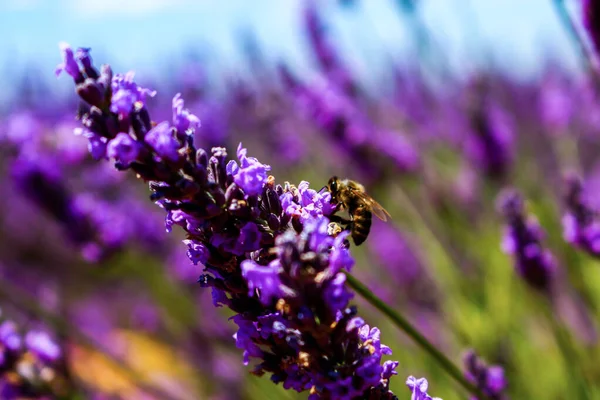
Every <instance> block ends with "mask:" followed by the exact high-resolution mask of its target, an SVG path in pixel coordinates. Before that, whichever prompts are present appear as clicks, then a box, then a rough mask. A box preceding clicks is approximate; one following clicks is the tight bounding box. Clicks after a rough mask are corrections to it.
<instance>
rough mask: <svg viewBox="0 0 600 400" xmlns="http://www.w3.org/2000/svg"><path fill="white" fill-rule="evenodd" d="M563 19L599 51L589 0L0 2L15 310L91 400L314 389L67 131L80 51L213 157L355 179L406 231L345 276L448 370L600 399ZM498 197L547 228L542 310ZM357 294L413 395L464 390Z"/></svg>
mask: <svg viewBox="0 0 600 400" xmlns="http://www.w3.org/2000/svg"><path fill="white" fill-rule="evenodd" d="M561 13H562V14H561ZM566 16H567V17H570V18H571V20H572V21H573V23H574V28H575V30H576V31H575V33H578V34H579V36H580V38H583V40H584V45H585V46H587V47H588V48H589V49H591V48H592V43H591V42H590V41H589V40H588V39H587V36H586V32H585V30H584V29H583V26H582V23H581V20H582V11H581V4H580V2H579V1H576V0H573V1H568V0H565V1H564V2H560V1H553V0H528V1H518V0H413V1H411V0H368V1H367V0H345V1H342V0H339V1H334V0H324V1H309V0H285V1H282V0H260V1H258V0H257V1H252V2H250V1H245V0H232V1H227V2H224V1H215V0H196V1H192V0H173V1H167V0H147V1H138V0H131V1H124V0H123V1H115V0H105V1H99V0H94V1H85V2H84V1H75V0H46V1H44V0H23V1H18V0H4V1H2V2H0V71H1V76H2V79H1V80H0V81H1V82H2V83H3V85H2V90H0V141H1V147H0V180H1V181H2V189H3V190H2V192H3V197H2V199H3V204H4V206H3V207H2V208H1V209H0V238H1V240H0V274H1V279H0V282H1V283H0V288H1V290H0V308H1V309H2V318H7V319H10V320H14V321H16V322H17V323H18V324H19V326H21V327H22V328H23V329H25V330H31V329H42V330H44V331H47V332H49V334H50V335H51V336H52V337H53V338H55V339H56V340H57V341H58V342H59V343H60V344H61V348H62V349H63V350H64V352H65V354H68V358H67V359H66V361H65V369H66V370H67V371H68V373H69V375H70V376H71V377H72V379H73V380H74V381H75V382H77V384H78V385H79V386H80V388H81V392H82V393H84V394H83V395H82V396H83V397H84V398H98V399H101V398H107V399H108V398H123V399H138V398H161V396H163V397H162V398H165V396H166V398H172V399H284V398H306V394H300V395H297V394H295V393H292V392H291V391H285V390H283V388H282V387H281V386H276V385H274V384H272V383H271V382H270V381H269V379H268V377H256V376H253V375H250V374H249V373H248V369H247V368H246V367H244V366H243V365H242V355H241V352H240V350H238V349H236V348H235V342H234V340H233V339H232V335H233V333H234V332H235V325H234V324H233V323H232V322H231V321H228V319H227V318H228V316H229V315H228V314H227V312H226V311H223V309H217V308H215V307H214V306H213V304H212V300H211V296H210V293H209V292H208V291H205V290H203V289H202V288H200V287H199V285H198V284H197V283H196V280H197V278H198V276H199V275H200V273H201V267H200V266H194V265H192V264H191V263H190V262H189V260H188V259H187V257H186V254H185V250H186V248H185V246H184V245H183V244H181V239H183V236H182V234H181V232H175V231H174V232H172V233H169V234H167V233H166V232H165V227H164V214H163V211H162V210H161V209H159V208H158V207H156V206H155V205H154V204H153V203H152V202H151V201H150V200H149V199H148V190H147V187H146V186H145V185H144V184H143V183H141V182H139V181H136V179H135V177H133V176H128V175H125V174H122V173H119V172H117V171H115V170H114V169H113V168H112V166H110V165H108V163H98V162H96V161H94V160H93V159H92V158H91V157H90V156H89V155H88V152H87V144H86V141H85V140H84V139H83V138H81V137H77V136H75V135H73V133H72V132H73V129H74V128H75V127H76V126H77V124H76V121H75V119H74V115H75V112H76V110H77V101H76V96H75V94H74V93H73V87H72V83H71V82H69V80H68V79H66V78H65V77H62V78H61V79H56V78H55V75H54V68H55V66H56V64H58V63H59V62H60V61H61V60H60V54H59V51H58V46H57V45H58V42H60V41H66V42H68V43H70V44H72V45H73V46H76V47H78V46H84V47H91V48H92V50H93V51H92V57H93V58H94V60H95V61H96V63H97V64H100V63H110V64H111V65H112V66H113V69H114V70H115V71H121V72H125V71H128V70H135V71H136V78H137V81H138V82H140V83H141V84H142V85H144V86H147V87H151V88H153V89H156V90H158V95H157V96H156V97H155V98H154V99H152V100H150V101H149V107H150V110H151V111H152V113H153V114H152V115H153V117H154V118H155V119H157V120H161V119H167V118H170V113H171V104H170V102H171V98H172V96H173V95H174V94H175V93H178V92H181V93H182V94H183V96H184V98H185V100H186V105H187V106H188V107H189V108H190V110H191V111H192V112H194V113H195V114H197V115H198V116H199V117H200V119H201V120H202V129H200V131H199V132H198V134H197V136H198V137H197V138H196V139H197V140H198V142H199V143H200V145H201V146H204V147H205V148H210V147H211V146H225V147H227V148H228V150H229V152H230V154H234V152H235V149H236V147H237V145H238V143H239V142H240V141H242V142H243V143H244V146H245V147H247V148H248V151H249V153H250V154H251V155H253V156H256V157H257V158H259V159H260V160H261V161H262V162H265V163H267V164H270V165H271V166H272V167H273V170H272V171H273V174H274V175H275V176H276V177H277V180H278V181H279V182H284V181H290V182H293V183H296V184H297V183H299V182H300V181H301V180H308V181H309V182H311V184H312V186H313V187H315V188H320V187H321V186H323V185H325V184H326V182H327V180H328V179H329V177H330V176H332V175H340V176H347V177H351V178H353V179H356V180H358V181H360V182H363V183H364V184H365V186H366V187H367V188H368V191H369V193H371V194H372V195H373V197H375V198H376V199H377V200H378V201H379V202H380V203H381V204H382V205H383V206H384V207H385V208H386V209H387V210H388V211H389V212H390V214H391V215H392V221H391V222H388V223H386V224H384V223H382V222H379V221H376V222H375V223H374V226H373V229H372V232H371V236H370V238H369V240H367V242H366V243H365V244H364V245H363V246H360V247H359V248H356V249H353V254H354V255H355V257H356V259H357V266H356V269H355V270H354V273H355V274H356V276H358V277H359V278H360V279H361V280H362V281H363V282H364V283H365V284H367V285H368V286H369V287H370V288H371V289H373V290H374V291H375V292H376V293H377V294H378V295H379V296H380V297H381V298H383V299H384V300H385V301H386V302H388V304H390V305H393V306H394V308H395V309H397V310H398V311H400V312H401V313H402V314H404V315H405V316H406V317H407V318H408V319H409V320H411V321H412V322H413V323H414V324H415V325H416V326H417V327H418V328H419V329H420V330H421V331H422V333H423V334H424V335H425V336H426V337H427V338H429V339H430V340H431V341H432V342H433V343H435V344H436V346H438V347H439V348H440V349H441V350H442V351H443V352H444V353H445V354H447V355H448V356H449V357H450V358H451V359H452V360H454V361H456V362H457V364H460V363H461V356H462V354H464V352H465V351H466V350H468V349H474V350H475V351H476V352H477V354H479V355H480V356H482V357H483V358H484V359H485V360H487V362H489V363H490V364H497V365H500V366H502V367H503V368H504V370H505V374H506V377H507V381H508V388H507V390H506V393H507V395H508V396H510V397H511V398H514V399H534V398H544V399H565V398H584V397H580V396H583V395H582V393H584V394H585V396H587V398H600V384H598V382H600V368H599V365H598V363H597V359H598V356H599V355H600V353H599V351H600V346H599V345H598V336H597V327H598V326H597V325H598V318H597V317H598V313H597V311H598V309H599V307H600V272H599V270H598V265H597V260H596V259H595V255H594V254H593V253H594V252H593V251H588V252H585V251H581V249H577V248H575V247H573V246H572V245H571V244H569V243H567V242H566V241H565V239H564V227H563V226H562V225H561V219H562V218H563V215H564V214H565V213H566V212H567V211H568V204H567V203H566V202H565V196H566V189H565V184H564V179H563V176H564V174H565V173H566V172H569V171H571V172H573V171H574V172H575V173H577V174H579V175H580V176H581V177H582V178H583V179H584V182H585V185H586V190H587V193H588V197H587V198H586V201H587V202H588V203H589V206H590V207H591V208H594V207H596V206H597V205H600V204H599V203H598V201H597V200H598V199H597V198H594V196H595V195H596V194H597V191H596V189H597V188H598V187H599V186H598V184H600V180H599V178H600V175H598V174H599V173H600V165H598V164H597V161H598V157H597V154H598V150H599V149H600V146H599V145H600V140H599V138H600V136H598V135H599V132H598V123H599V122H600V120H599V117H600V115H599V114H598V102H597V85H596V84H595V83H594V80H593V79H592V78H593V76H592V75H591V74H590V72H589V69H588V64H587V63H586V59H585V58H584V57H583V56H582V54H581V52H580V51H579V47H578V46H579V42H578V41H577V35H576V34H575V35H574V32H572V31H569V27H568V25H567V24H565V20H564V18H565V17H566ZM561 18H563V19H561ZM507 187H513V188H516V189H517V190H518V191H520V192H521V193H522V194H523V196H524V198H525V199H526V208H527V213H528V214H529V213H531V214H532V215H536V216H537V219H538V220H539V223H540V225H541V226H542V227H543V230H544V231H545V232H546V235H545V238H544V240H543V245H544V247H545V248H547V249H549V251H551V252H552V254H553V256H554V258H555V259H556V267H557V270H558V271H559V272H558V273H557V276H558V278H557V281H558V282H560V284H559V285H558V286H559V288H558V289H556V291H555V292H553V295H552V299H551V300H549V299H548V298H547V297H545V296H543V295H542V296H540V295H539V293H538V291H536V290H534V289H532V288H531V285H528V282H527V281H526V280H524V279H522V278H521V277H520V276H519V274H518V273H517V272H516V271H515V260H514V259H513V258H512V257H511V255H510V254H506V253H504V252H503V251H502V247H501V242H502V234H503V229H504V225H505V221H504V220H503V218H502V215H501V213H500V212H499V211H498V206H497V197H498V194H499V193H500V192H501V191H502V190H503V189H505V188H507ZM594 209H595V208H594ZM73 210H76V212H75V211H73ZM594 215H595V214H594ZM594 218H595V217H594ZM590 253H592V254H590ZM596 255H597V254H596ZM356 302H357V303H358V304H359V309H360V310H362V311H361V313H362V315H364V316H367V318H366V319H367V322H368V323H370V324H372V325H377V326H379V327H380V328H381V330H382V341H383V342H384V343H386V344H387V345H389V346H390V347H391V348H392V349H393V351H394V355H393V358H394V359H397V360H399V361H400V365H399V367H398V371H399V377H397V379H396V381H395V382H394V383H393V384H392V387H393V389H394V391H395V393H396V394H397V395H398V397H399V398H409V397H410V392H409V391H408V390H407V389H406V388H405V387H404V379H405V377H406V376H408V375H416V376H426V377H427V378H428V379H429V382H430V388H431V393H433V394H434V395H436V396H439V397H442V398H443V399H445V400H452V399H463V398H467V397H468V395H467V394H466V393H465V392H463V391H462V390H461V389H460V388H459V387H458V386H457V385H456V384H455V383H454V382H453V381H452V380H451V379H450V378H449V377H448V376H447V374H446V373H445V372H444V371H443V370H442V369H441V368H440V367H439V366H438V365H436V363H435V362H434V361H433V360H432V359H431V358H430V357H428V356H427V355H426V354H425V353H424V352H423V351H422V350H421V349H419V348H418V347H416V346H415V345H414V344H413V343H411V342H410V340H408V339H407V338H406V337H405V336H404V335H403V334H402V333H401V332H399V331H398V330H397V329H396V328H394V327H393V325H392V324H391V323H389V322H388V321H386V319H385V318H383V317H382V316H381V315H380V314H379V313H378V312H377V311H376V310H374V309H373V308H371V307H370V306H369V305H368V304H366V303H365V302H364V301H362V300H361V299H360V298H357V299H356ZM549 313H550V314H552V317H549V316H548V314H549ZM565 342H567V343H566V344H565ZM575 381H577V382H579V383H577V384H575V383H574V382H575ZM574 385H575V386H577V387H583V388H584V389H582V391H581V392H576V393H578V394H576V395H575V397H573V394H572V393H573V386H574ZM578 385H579V386H578ZM156 390H158V391H159V392H160V393H159V394H157V393H156ZM161 393H162V394H161ZM165 393H166V395H165ZM143 396H147V397H143Z"/></svg>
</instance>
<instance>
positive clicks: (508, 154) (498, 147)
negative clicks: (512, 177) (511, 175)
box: [466, 78, 514, 182]
mask: <svg viewBox="0 0 600 400" xmlns="http://www.w3.org/2000/svg"><path fill="white" fill-rule="evenodd" d="M484 79H485V78H484ZM489 90H491V89H490V88H488V87H487V85H486V83H485V81H483V80H481V79H476V81H475V83H474V84H473V93H472V96H473V98H472V99H470V100H469V105H468V112H469V118H470V125H471V130H472V134H471V135H470V136H469V138H468V140H467V141H466V152H467V154H468V155H469V157H470V158H471V159H472V160H473V162H474V163H475V165H476V166H477V167H479V168H481V169H482V170H483V172H484V174H485V175H487V176H488V177H490V178H492V179H496V180H499V181H500V182H502V181H503V180H504V179H505V177H506V175H507V173H508V171H509V168H510V166H511V163H512V160H513V157H514V154H513V152H514V150H513V147H514V143H513V141H514V133H513V129H514V128H513V126H512V125H513V124H512V121H511V120H510V118H509V117H508V115H507V113H506V112H505V111H504V110H503V109H502V108H501V107H500V106H499V105H498V104H496V103H494V102H493V101H492V100H491V98H490V94H489V93H488V91H489Z"/></svg>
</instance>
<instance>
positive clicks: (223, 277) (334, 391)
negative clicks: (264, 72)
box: [58, 45, 397, 399]
mask: <svg viewBox="0 0 600 400" xmlns="http://www.w3.org/2000/svg"><path fill="white" fill-rule="evenodd" d="M61 46H62V47H61V50H62V52H63V58H64V62H63V64H61V65H60V66H59V69H58V70H59V71H63V70H64V71H65V72H67V73H68V74H69V75H70V76H71V77H72V78H73V79H74V81H75V83H76V91H77V93H78V94H79V96H80V97H81V98H82V100H83V101H84V103H82V105H81V106H80V112H79V118H80V120H81V123H82V125H83V128H82V130H81V133H82V135H83V136H84V137H86V138H88V141H89V148H90V152H91V153H92V154H93V155H94V157H95V158H98V159H101V158H110V159H113V160H114V161H115V167H116V168H117V169H119V170H132V171H134V172H135V173H136V174H137V176H138V177H139V178H140V179H143V180H144V181H147V182H149V185H150V189H151V191H152V195H151V198H152V199H153V200H154V201H156V202H157V203H158V204H159V205H160V206H161V207H162V208H164V209H165V210H166V211H167V218H166V226H167V230H170V229H171V228H172V226H173V225H179V226H181V227H182V228H183V230H184V231H185V232H186V234H187V239H185V241H184V243H185V244H186V245H187V247H188V256H189V258H190V260H192V261H193V262H194V263H196V264H202V265H203V266H204V272H205V273H204V274H203V275H202V276H201V278H200V283H201V285H202V286H203V287H211V288H212V293H213V303H214V305H215V306H227V307H228V308H229V309H231V310H232V311H234V312H235V313H236V315H235V316H234V317H232V319H233V320H234V322H235V323H236V324H237V325H238V332H237V333H236V335H235V337H236V344H237V346H238V347H239V348H242V349H243V350H244V359H245V362H249V361H250V359H258V360H257V361H259V362H258V364H256V365H255V367H254V369H253V372H254V373H255V374H262V373H265V372H267V373H270V374H271V379H272V380H273V381H274V382H275V383H280V382H281V383H283V385H284V387H285V388H291V389H294V390H297V391H299V392H301V391H305V390H309V391H310V393H311V398H315V399H316V398H325V399H353V398H369V399H389V398H394V395H393V394H392V393H391V392H390V391H389V378H390V377H391V376H392V375H393V374H394V372H395V371H394V368H395V367H396V366H397V363H394V362H391V361H386V362H384V363H383V365H382V364H381V362H382V356H383V355H386V354H390V350H389V348H388V347H386V346H384V345H382V344H381V343H380V339H379V335H380V333H379V330H378V329H377V328H374V327H369V326H368V325H366V323H365V321H364V320H362V319H361V318H360V317H358V315H357V310H356V308H355V307H352V306H349V300H350V299H351V297H352V295H351V293H350V292H349V291H348V290H347V289H346V287H345V285H344V282H345V274H344V271H347V270H349V269H350V268H351V266H352V264H353V259H352V257H351V256H350V253H349V250H348V246H349V244H348V241H347V240H346V236H347V233H346V232H343V231H342V229H341V227H340V226H339V225H337V224H335V223H332V222H330V221H329V219H328V218H327V217H328V216H330V215H333V214H334V213H335V210H336V208H335V204H334V205H332V204H330V199H331V197H330V195H329V194H328V193H321V192H317V191H315V190H313V189H310V188H309V187H308V184H307V183H304V182H303V183H302V184H301V185H299V186H298V187H297V188H296V187H295V186H293V185H290V184H285V185H283V186H281V185H276V184H275V179H274V178H273V177H272V176H270V175H268V172H269V171H270V167H269V166H268V165H265V164H262V163H261V162H259V161H258V160H257V159H256V158H253V157H249V156H248V155H247V151H246V149H245V148H243V147H242V146H241V145H240V146H239V147H238V151H237V158H238V161H234V160H229V161H228V160H227V153H226V151H225V149H224V148H220V147H215V148H213V149H212V151H211V152H210V154H209V153H208V152H206V151H205V150H203V149H201V148H196V147H195V145H194V140H193V134H194V130H195V129H196V128H198V126H199V120H198V118H196V117H195V116H194V115H193V114H191V113H189V112H188V111H187V110H185V109H184V108H183V103H182V101H181V99H180V97H179V96H175V98H174V100H173V118H172V121H163V122H159V123H155V122H152V120H151V118H150V115H149V112H148V110H147V108H146V105H145V100H146V97H147V96H150V95H152V94H153V92H151V91H149V90H147V89H144V88H141V87H139V86H137V85H136V84H135V83H134V82H133V80H132V75H131V74H128V75H126V76H120V75H114V76H113V73H112V70H111V69H110V67H109V66H108V65H103V66H102V67H101V69H100V72H98V71H97V70H96V69H95V68H94V67H93V66H92V62H91V58H90V56H89V51H88V50H87V49H83V50H81V49H80V50H78V51H77V52H75V53H74V52H73V51H72V50H71V49H70V48H69V47H68V46H66V45H61ZM115 96H116V97H115Z"/></svg>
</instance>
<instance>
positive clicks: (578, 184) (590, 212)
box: [562, 174, 600, 257]
mask: <svg viewBox="0 0 600 400" xmlns="http://www.w3.org/2000/svg"><path fill="white" fill-rule="evenodd" d="M565 181H566V186H567V189H566V194H565V202H566V206H567V211H566V212H565V214H564V216H563V219H562V223H563V236H564V238H565V240H566V241H567V242H568V243H571V244H572V245H574V246H576V247H578V248H580V249H582V250H583V251H585V252H587V253H588V254H591V255H592V256H595V257H600V218H599V214H598V211H597V210H596V209H594V208H592V206H591V205H590V204H588V201H587V199H586V198H585V195H584V187H583V182H582V180H581V179H580V178H579V177H578V176H577V175H575V174H569V175H568V176H567V177H566V179H565Z"/></svg>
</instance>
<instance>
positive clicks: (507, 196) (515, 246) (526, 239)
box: [498, 189, 556, 294]
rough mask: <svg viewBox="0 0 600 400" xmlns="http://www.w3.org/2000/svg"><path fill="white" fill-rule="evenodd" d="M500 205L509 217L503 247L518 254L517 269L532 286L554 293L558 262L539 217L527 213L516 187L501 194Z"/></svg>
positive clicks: (506, 217)
mask: <svg viewBox="0 0 600 400" xmlns="http://www.w3.org/2000/svg"><path fill="white" fill-rule="evenodd" d="M498 208H499V210H500V212H501V213H502V214H503V216H504V218H505V219H506V228H505V233H504V238H503V240H502V249H503V250H504V252H505V253H507V254H509V255H511V256H513V257H514V262H515V266H516V269H517V272H518V273H519V274H520V275H521V276H522V277H523V279H525V281H526V282H527V283H528V284H529V285H531V286H532V287H534V288H536V289H539V290H541V291H542V292H544V293H547V294H550V292H551V290H552V287H551V285H552V280H553V277H554V274H555V270H556V263H555V259H554V257H553V256H552V254H551V253H550V251H549V250H547V249H544V247H543V245H542V239H543V236H544V231H543V230H542V228H541V226H540V225H539V223H538V222H537V219H536V218H535V217H534V216H529V217H527V216H526V215H525V208H524V204H523V198H522V197H521V195H520V194H519V193H518V192H516V191H515V190H512V189H506V190H505V191H504V192H502V193H501V194H500V196H499V197H498Z"/></svg>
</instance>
